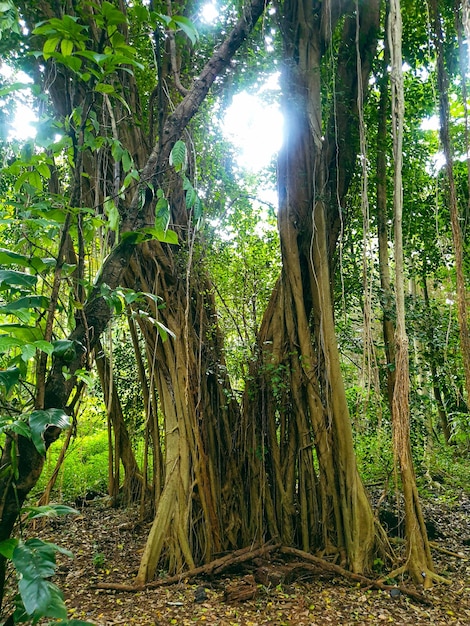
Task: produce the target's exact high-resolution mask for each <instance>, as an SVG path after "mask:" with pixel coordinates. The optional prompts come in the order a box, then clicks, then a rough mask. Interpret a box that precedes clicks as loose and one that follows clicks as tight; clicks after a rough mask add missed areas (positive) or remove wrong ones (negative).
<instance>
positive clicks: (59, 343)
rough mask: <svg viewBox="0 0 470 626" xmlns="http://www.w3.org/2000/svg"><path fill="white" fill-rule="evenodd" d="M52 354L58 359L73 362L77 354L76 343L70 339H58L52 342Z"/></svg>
mask: <svg viewBox="0 0 470 626" xmlns="http://www.w3.org/2000/svg"><path fill="white" fill-rule="evenodd" d="M52 346H53V350H52V354H53V356H55V357H56V358H58V359H62V360H63V361H64V362H65V363H71V362H72V361H73V359H74V358H75V357H76V356H77V353H76V351H75V344H74V342H73V341H70V339H57V340H56V341H53V342H52Z"/></svg>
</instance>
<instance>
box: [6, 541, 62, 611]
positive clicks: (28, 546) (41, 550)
mask: <svg viewBox="0 0 470 626" xmlns="http://www.w3.org/2000/svg"><path fill="white" fill-rule="evenodd" d="M55 553H56V549H55V546H54V544H51V543H46V542H44V541H41V539H28V540H27V541H25V542H23V541H20V542H19V543H18V545H17V546H16V548H15V549H14V550H13V556H12V561H13V565H14V566H15V568H16V571H17V572H18V573H19V574H21V577H22V578H25V579H29V580H34V579H35V578H49V577H50V576H53V575H54V573H55V568H56V565H55ZM21 595H23V594H21ZM25 606H26V604H25ZM33 610H34V609H33ZM28 613H32V611H28Z"/></svg>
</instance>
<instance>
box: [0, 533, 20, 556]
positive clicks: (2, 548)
mask: <svg viewBox="0 0 470 626" xmlns="http://www.w3.org/2000/svg"><path fill="white" fill-rule="evenodd" d="M17 545H18V539H13V538H11V539H5V540H4V541H0V554H1V555H2V556H4V557H5V558H6V559H9V560H10V561H11V560H12V558H13V552H14V551H15V548H16V546H17Z"/></svg>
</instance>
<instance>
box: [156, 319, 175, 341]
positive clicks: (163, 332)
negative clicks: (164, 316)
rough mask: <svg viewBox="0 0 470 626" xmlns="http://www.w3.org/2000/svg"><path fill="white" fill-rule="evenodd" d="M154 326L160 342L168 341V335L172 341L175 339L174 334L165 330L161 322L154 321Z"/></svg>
mask: <svg viewBox="0 0 470 626" xmlns="http://www.w3.org/2000/svg"><path fill="white" fill-rule="evenodd" d="M155 326H156V327H157V330H158V334H159V335H160V337H161V340H162V341H166V340H167V339H168V335H170V336H171V337H173V339H174V338H175V337H176V335H175V333H174V332H173V331H171V330H170V329H169V328H167V327H166V326H165V324H162V322H159V321H158V320H155Z"/></svg>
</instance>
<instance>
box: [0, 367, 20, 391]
mask: <svg viewBox="0 0 470 626" xmlns="http://www.w3.org/2000/svg"><path fill="white" fill-rule="evenodd" d="M19 380H20V370H19V368H18V367H9V368H8V369H6V370H1V371H0V385H2V386H3V387H5V393H6V394H7V395H8V394H9V393H10V391H11V390H12V389H13V387H14V386H15V385H17V384H18V381H19Z"/></svg>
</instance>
